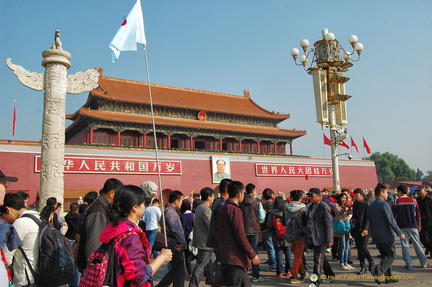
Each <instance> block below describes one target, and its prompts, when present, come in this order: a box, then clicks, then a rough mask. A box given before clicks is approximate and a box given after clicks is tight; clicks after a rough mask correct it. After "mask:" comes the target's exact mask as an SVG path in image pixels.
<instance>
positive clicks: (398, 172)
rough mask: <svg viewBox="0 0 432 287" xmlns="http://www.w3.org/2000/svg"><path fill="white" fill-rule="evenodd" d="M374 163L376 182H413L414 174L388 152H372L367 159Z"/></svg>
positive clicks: (404, 163) (399, 159)
mask: <svg viewBox="0 0 432 287" xmlns="http://www.w3.org/2000/svg"><path fill="white" fill-rule="evenodd" d="M366 159H369V160H372V161H374V162H375V167H376V171H377V176H378V180H379V181H380V182H383V183H391V182H392V181H415V180H416V172H415V170H414V169H411V168H410V167H409V166H408V164H407V163H406V162H405V161H404V160H403V159H401V158H399V157H398V156H397V155H394V154H391V153H389V152H385V153H379V152H374V153H373V154H371V156H370V157H369V158H366Z"/></svg>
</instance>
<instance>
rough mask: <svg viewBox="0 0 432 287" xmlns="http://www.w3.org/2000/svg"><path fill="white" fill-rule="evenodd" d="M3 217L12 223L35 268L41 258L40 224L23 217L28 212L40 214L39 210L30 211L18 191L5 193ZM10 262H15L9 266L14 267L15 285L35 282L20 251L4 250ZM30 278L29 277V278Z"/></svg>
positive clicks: (1, 210)
mask: <svg viewBox="0 0 432 287" xmlns="http://www.w3.org/2000/svg"><path fill="white" fill-rule="evenodd" d="M0 212H1V216H0V218H1V219H4V220H5V221H6V222H7V223H9V224H12V225H13V226H14V227H15V229H16V231H17V233H18V235H19V237H20V238H21V241H22V243H23V244H22V247H23V249H24V251H25V253H26V255H27V257H28V259H29V261H30V264H31V265H32V267H33V268H35V267H36V265H37V261H38V258H39V226H38V225H37V223H36V222H34V221H33V219H31V218H28V217H22V216H23V215H24V214H26V213H31V214H35V215H37V216H38V215H39V214H38V213H37V212H34V211H28V210H27V209H26V208H25V203H24V199H23V198H22V197H21V196H19V195H18V194H16V193H9V194H6V195H5V198H4V202H3V205H2V206H0ZM3 251H4V253H5V256H6V261H7V262H8V263H10V262H13V263H12V265H10V266H9V267H12V268H13V272H14V278H13V282H14V285H15V286H24V285H29V284H31V283H34V278H33V276H32V274H31V271H30V269H29V268H28V267H27V263H26V262H25V259H24V257H23V255H22V253H21V251H19V249H15V250H13V251H9V250H7V249H6V250H3ZM27 278H28V279H27Z"/></svg>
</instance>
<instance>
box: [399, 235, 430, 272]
mask: <svg viewBox="0 0 432 287" xmlns="http://www.w3.org/2000/svg"><path fill="white" fill-rule="evenodd" d="M401 231H402V233H403V234H405V240H402V239H401V244H402V245H401V247H402V258H403V260H404V261H405V264H406V265H408V266H411V265H412V259H411V255H410V252H409V242H410V238H411V242H412V245H413V246H414V250H415V253H416V255H417V257H418V259H419V260H420V264H421V266H424V265H426V263H427V261H426V255H425V254H424V252H423V248H422V246H421V243H420V236H419V232H418V229H417V228H401Z"/></svg>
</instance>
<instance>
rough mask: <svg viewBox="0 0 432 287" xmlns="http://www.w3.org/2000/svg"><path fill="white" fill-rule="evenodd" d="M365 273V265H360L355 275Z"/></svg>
mask: <svg viewBox="0 0 432 287" xmlns="http://www.w3.org/2000/svg"><path fill="white" fill-rule="evenodd" d="M365 273H366V267H364V266H361V267H360V271H359V272H357V275H363V274H365Z"/></svg>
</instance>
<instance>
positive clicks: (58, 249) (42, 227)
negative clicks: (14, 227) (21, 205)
mask: <svg viewBox="0 0 432 287" xmlns="http://www.w3.org/2000/svg"><path fill="white" fill-rule="evenodd" d="M23 217H29V218H31V219H33V221H34V222H36V223H37V225H39V235H38V236H39V259H38V262H37V266H36V268H33V266H31V265H30V263H29V261H28V259H27V256H26V255H25V253H24V252H23V251H24V250H22V249H20V250H21V252H23V256H24V257H25V259H26V260H27V264H28V265H29V268H30V271H31V272H32V275H33V277H34V279H35V282H36V285H38V286H41V287H56V286H60V285H64V284H67V283H69V282H70V281H71V280H72V279H73V277H74V274H75V262H74V260H73V257H72V251H71V247H70V245H69V241H68V240H67V238H66V237H65V236H64V235H63V234H62V233H61V232H60V230H58V229H56V228H54V227H51V226H49V224H48V223H47V222H46V221H44V220H40V219H39V218H37V217H36V216H34V215H33V214H29V213H26V214H24V215H23Z"/></svg>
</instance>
